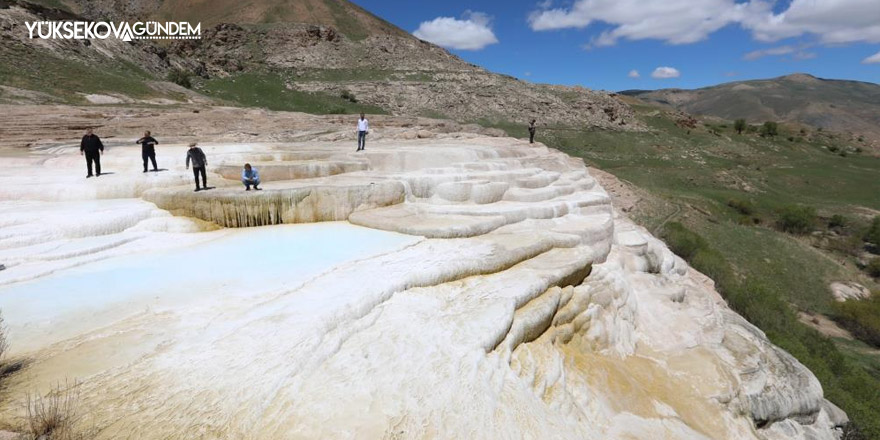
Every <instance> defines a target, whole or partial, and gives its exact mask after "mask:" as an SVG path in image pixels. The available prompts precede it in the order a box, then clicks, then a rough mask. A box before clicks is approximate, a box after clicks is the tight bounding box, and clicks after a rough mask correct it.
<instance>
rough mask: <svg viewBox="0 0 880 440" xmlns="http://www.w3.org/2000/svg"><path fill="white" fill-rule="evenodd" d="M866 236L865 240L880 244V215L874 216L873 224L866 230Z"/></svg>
mask: <svg viewBox="0 0 880 440" xmlns="http://www.w3.org/2000/svg"><path fill="white" fill-rule="evenodd" d="M864 238H865V241H867V242H869V243H871V244H873V245H875V246H880V215H878V216H876V217H874V220H872V221H871V226H869V227H868V230H867V232H865V237H864Z"/></svg>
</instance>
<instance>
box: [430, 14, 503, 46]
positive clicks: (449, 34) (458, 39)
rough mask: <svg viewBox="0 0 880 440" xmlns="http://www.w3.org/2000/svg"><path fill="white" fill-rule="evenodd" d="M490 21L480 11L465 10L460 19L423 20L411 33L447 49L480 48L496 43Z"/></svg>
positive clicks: (439, 18) (489, 18) (496, 39)
mask: <svg viewBox="0 0 880 440" xmlns="http://www.w3.org/2000/svg"><path fill="white" fill-rule="evenodd" d="M491 21H492V19H491V17H489V16H488V15H486V14H484V13H482V12H473V11H465V13H464V15H463V16H462V18H461V19H457V18H453V17H437V18H435V19H433V20H431V21H423V22H422V23H421V24H420V25H419V28H418V29H416V30H415V32H413V35H415V36H416V38H420V39H422V40H425V41H430V42H431V43H434V44H436V45H438V46H443V47H445V48H448V49H459V50H480V49H482V48H484V47H486V46H489V45H490V44H495V43H498V38H497V37H495V33H494V32H492V28H491V26H490V25H491Z"/></svg>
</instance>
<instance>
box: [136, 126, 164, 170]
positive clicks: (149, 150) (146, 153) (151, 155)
mask: <svg viewBox="0 0 880 440" xmlns="http://www.w3.org/2000/svg"><path fill="white" fill-rule="evenodd" d="M135 143H136V144H141V157H142V158H143V159H144V172H145V173H146V172H147V159H149V160H150V161H151V162H153V171H159V167H157V166H156V144H158V143H159V141H157V140H156V139H154V138H153V137H152V136H150V130H147V131H145V132H144V137H142V138H140V139H138V140H137V142H135Z"/></svg>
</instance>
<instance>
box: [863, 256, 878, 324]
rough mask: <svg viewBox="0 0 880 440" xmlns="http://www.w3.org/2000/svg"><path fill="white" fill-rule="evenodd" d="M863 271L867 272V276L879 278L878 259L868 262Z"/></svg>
mask: <svg viewBox="0 0 880 440" xmlns="http://www.w3.org/2000/svg"><path fill="white" fill-rule="evenodd" d="M865 271H866V272H868V275H871V276H872V277H874V278H880V258H872V259H871V261H869V262H868V265H867V266H865ZM878 310H880V309H878ZM878 317H880V315H878Z"/></svg>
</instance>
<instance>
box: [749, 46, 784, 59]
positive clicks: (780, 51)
mask: <svg viewBox="0 0 880 440" xmlns="http://www.w3.org/2000/svg"><path fill="white" fill-rule="evenodd" d="M794 51H795V49H794V47H791V46H779V47H771V48H770V49H761V50H754V51H751V52H749V53H747V54H745V55H743V59H744V60H747V61H755V60H757V59H761V58H764V57H768V56H776V55H788V54H790V53H793V52H794Z"/></svg>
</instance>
